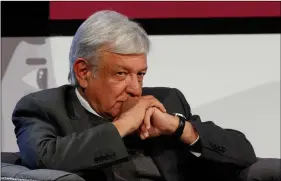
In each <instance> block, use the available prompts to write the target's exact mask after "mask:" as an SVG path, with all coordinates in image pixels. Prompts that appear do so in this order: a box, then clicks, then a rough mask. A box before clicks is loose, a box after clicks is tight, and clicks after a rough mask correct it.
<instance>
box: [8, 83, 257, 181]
mask: <svg viewBox="0 0 281 181" xmlns="http://www.w3.org/2000/svg"><path fill="white" fill-rule="evenodd" d="M74 89H75V88H74V87H73V86H70V85H64V86H61V87H58V88H53V89H48V90H43V91H39V92H36V93H32V94H29V95H27V96H24V97H23V98H22V99H20V100H19V102H18V103H17V105H16V107H15V109H14V112H13V115H12V120H13V123H14V125H15V134H16V137H17V143H18V146H19V149H20V154H21V158H22V161H23V163H24V164H25V165H26V166H28V167H29V168H34V169H35V168H50V169H57V170H64V171H70V172H74V173H82V175H83V174H85V175H87V174H86V173H90V175H91V177H92V178H91V180H99V181H100V180H103V178H102V177H104V175H106V174H109V172H108V170H110V168H111V166H112V165H116V164H119V163H121V162H125V161H127V160H128V158H129V154H128V150H127V147H128V146H127V145H126V144H125V143H124V141H123V140H122V139H121V137H120V135H119V133H118V131H117V129H116V128H115V127H114V126H113V124H112V123H111V122H110V121H107V120H104V119H101V118H99V117H97V116H95V115H92V114H89V112H88V111H86V110H85V109H84V108H83V107H82V105H81V104H80V102H79V100H78V99H77V96H76V94H75V91H74ZM143 95H153V96H154V97H156V98H157V99H159V100H160V101H161V102H162V103H163V104H164V106H165V108H166V109H167V111H168V112H170V113H172V112H177V113H182V114H183V115H185V116H186V117H187V118H188V120H190V122H191V123H192V125H193V126H194V127H195V129H196V130H197V131H198V133H199V135H200V141H199V142H198V143H197V144H195V145H194V146H189V145H185V144H183V143H181V142H180V141H179V140H176V139H175V138H173V137H172V136H160V137H157V138H153V139H149V140H147V141H141V140H140V139H137V138H136V137H134V139H129V140H131V141H132V140H133V142H134V143H135V144H131V145H133V147H139V148H138V149H144V150H145V152H147V153H148V154H149V155H150V156H151V158H152V159H153V161H154V163H155V165H156V166H157V168H158V169H159V172H160V173H161V174H162V176H163V177H164V178H165V180H167V181H176V180H189V181H191V180H194V178H196V180H202V179H205V178H208V179H210V178H214V179H217V180H219V179H224V180H230V178H234V177H235V176H236V175H237V174H238V173H239V172H240V171H241V170H242V169H244V168H246V167H248V166H249V165H251V164H252V163H254V162H255V161H256V156H255V153H254V150H253V147H252V145H251V144H250V143H249V141H248V140H247V139H246V138H245V136H244V134H242V133H241V132H238V131H235V130H231V129H223V128H221V127H219V126H217V125H215V124H214V123H213V122H211V121H208V122H201V120H200V117H199V116H196V115H192V113H191V111H190V106H189V104H188V103H187V101H186V99H185V97H184V95H183V94H182V93H181V92H180V91H179V90H178V89H173V88H144V89H143ZM218 114H219V113H218ZM125 139H127V138H125ZM127 142H130V141H126V143H127ZM190 150H197V151H198V150H199V151H200V152H201V153H202V155H201V156H200V157H199V158H198V157H196V156H194V155H192V154H191V153H190Z"/></svg>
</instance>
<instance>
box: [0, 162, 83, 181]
mask: <svg viewBox="0 0 281 181" xmlns="http://www.w3.org/2000/svg"><path fill="white" fill-rule="evenodd" d="M15 179H17V180H19V181H66V180H69V181H84V179H83V178H82V177H80V176H78V175H76V174H72V173H69V172H64V171H58V170H51V169H36V170H30V169H28V168H26V167H24V166H20V165H14V164H10V163H3V162H2V163H1V180H15ZM22 179H24V180H22Z"/></svg>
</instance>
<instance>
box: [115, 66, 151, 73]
mask: <svg viewBox="0 0 281 181" xmlns="http://www.w3.org/2000/svg"><path fill="white" fill-rule="evenodd" d="M116 68H121V69H125V70H130V69H128V68H127V67H125V66H122V65H116ZM147 69H148V67H147V66H146V67H145V68H143V69H141V70H140V71H139V72H141V71H147Z"/></svg>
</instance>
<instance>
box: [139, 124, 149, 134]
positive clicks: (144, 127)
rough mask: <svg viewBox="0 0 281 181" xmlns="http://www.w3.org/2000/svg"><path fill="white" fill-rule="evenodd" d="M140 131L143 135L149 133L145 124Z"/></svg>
mask: <svg viewBox="0 0 281 181" xmlns="http://www.w3.org/2000/svg"><path fill="white" fill-rule="evenodd" d="M140 131H141V133H144V132H147V128H146V126H145V124H142V126H141V128H140Z"/></svg>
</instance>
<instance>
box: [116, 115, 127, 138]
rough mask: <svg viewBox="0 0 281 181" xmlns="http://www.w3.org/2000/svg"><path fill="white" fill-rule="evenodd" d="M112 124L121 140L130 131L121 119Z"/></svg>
mask: <svg viewBox="0 0 281 181" xmlns="http://www.w3.org/2000/svg"><path fill="white" fill-rule="evenodd" d="M112 124H113V125H114V126H115V127H116V129H117V130H118V132H119V134H120V136H121V137H122V138H123V137H124V136H126V135H127V134H129V132H130V130H129V128H128V126H126V124H124V123H123V121H122V120H121V119H120V120H116V121H113V122H112Z"/></svg>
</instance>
